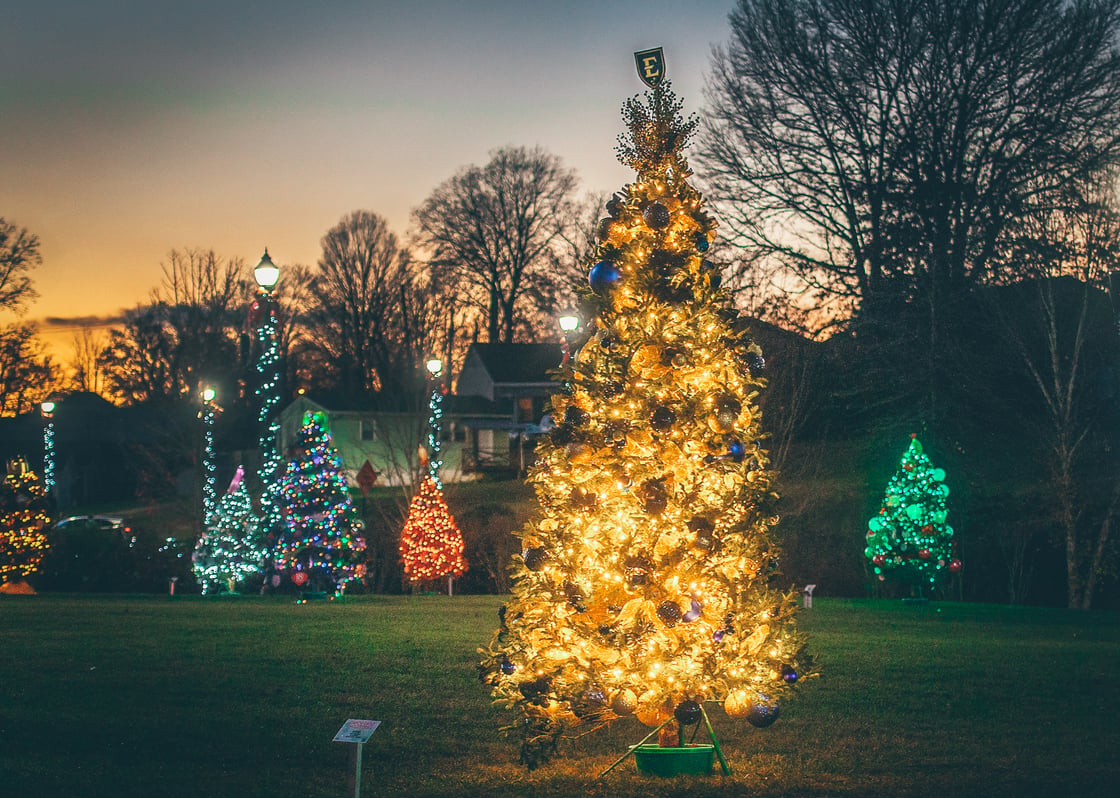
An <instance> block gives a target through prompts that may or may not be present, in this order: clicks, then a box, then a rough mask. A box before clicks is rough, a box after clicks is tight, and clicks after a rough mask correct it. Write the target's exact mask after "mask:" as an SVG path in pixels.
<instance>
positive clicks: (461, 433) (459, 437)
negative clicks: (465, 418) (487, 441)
mask: <svg viewBox="0 0 1120 798" xmlns="http://www.w3.org/2000/svg"><path fill="white" fill-rule="evenodd" d="M451 440H453V441H455V443H464V442H466V440H467V428H466V427H464V426H463V425H462V424H452V425H451Z"/></svg>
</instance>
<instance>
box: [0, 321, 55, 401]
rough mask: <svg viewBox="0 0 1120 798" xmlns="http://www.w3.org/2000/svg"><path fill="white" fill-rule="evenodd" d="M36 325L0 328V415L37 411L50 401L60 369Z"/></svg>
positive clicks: (13, 325)
mask: <svg viewBox="0 0 1120 798" xmlns="http://www.w3.org/2000/svg"><path fill="white" fill-rule="evenodd" d="M35 333H36V328H35V326H34V325H32V324H10V325H7V326H0V415H12V416H14V415H19V414H21V413H26V412H28V411H31V410H34V409H35V405H37V404H38V403H39V402H40V401H42V400H43V399H46V398H47V394H48V393H49V392H50V390H51V387H52V386H53V385H54V383H55V380H56V379H57V369H56V368H55V365H54V362H53V361H52V360H51V358H50V356H49V355H47V354H46V352H45V351H44V349H43V345H42V344H41V343H40V342H39V341H38V339H37V338H36V337H35Z"/></svg>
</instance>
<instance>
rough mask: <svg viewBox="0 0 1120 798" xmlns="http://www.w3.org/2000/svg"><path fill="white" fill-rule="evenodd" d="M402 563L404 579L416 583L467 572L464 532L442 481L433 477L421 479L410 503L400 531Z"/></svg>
mask: <svg viewBox="0 0 1120 798" xmlns="http://www.w3.org/2000/svg"><path fill="white" fill-rule="evenodd" d="M401 564H402V565H403V566H404V575H405V578H406V579H408V581H409V583H410V584H412V585H413V586H418V585H422V584H424V583H425V582H433V581H435V580H437V579H443V578H444V577H455V576H462V575H463V574H464V573H466V570H467V561H466V560H465V559H464V558H463V535H462V533H460V532H459V525H458V524H456V523H455V518H454V517H453V516H452V515H451V510H450V509H449V508H448V506H447V502H446V501H444V499H443V491H441V490H440V488H439V483H437V482H436V480H435V479H434V478H433V477H431V476H426V477H425V478H424V479H423V481H421V483H420V489H419V490H418V491H417V492H416V495H415V496H414V497H413V498H412V502H411V504H409V507H408V518H407V519H406V520H405V522H404V529H403V530H402V531H401ZM449 590H450V588H449Z"/></svg>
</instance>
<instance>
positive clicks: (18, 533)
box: [0, 457, 50, 585]
mask: <svg viewBox="0 0 1120 798" xmlns="http://www.w3.org/2000/svg"><path fill="white" fill-rule="evenodd" d="M47 506H48V500H47V495H46V492H45V490H44V488H43V482H42V480H40V479H39V476H38V475H37V474H36V473H35V472H34V471H32V470H31V469H30V468H28V466H27V461H26V460H24V459H23V458H22V457H19V458H16V459H15V460H13V461H11V462H10V463H8V468H7V474H6V475H5V477H4V482H3V483H2V484H0V585H4V584H8V583H14V582H20V581H22V580H23V579H25V578H26V577H28V576H30V575H31V574H33V573H35V572H36V571H37V570H38V569H39V563H40V562H42V560H43V556H44V555H45V554H46V553H47V549H49V548H50V544H49V543H48V541H47V532H46V530H47V525H48V524H49V523H50V517H49V516H48V515H47Z"/></svg>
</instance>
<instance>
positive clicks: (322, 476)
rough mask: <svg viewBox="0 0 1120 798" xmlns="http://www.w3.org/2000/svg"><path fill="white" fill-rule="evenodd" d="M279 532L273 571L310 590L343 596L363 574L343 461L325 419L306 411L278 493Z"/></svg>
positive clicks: (362, 542)
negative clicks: (284, 572)
mask: <svg viewBox="0 0 1120 798" xmlns="http://www.w3.org/2000/svg"><path fill="white" fill-rule="evenodd" d="M277 501H278V503H279V507H280V512H281V514H282V515H283V517H284V527H283V528H282V530H281V533H280V537H279V539H278V540H277V541H276V544H275V547H274V549H273V562H274V563H275V567H276V569H277V570H278V571H288V572H290V576H291V577H292V578H293V581H295V582H296V584H299V585H302V584H305V583H306V584H308V585H309V587H310V589H311V590H313V591H323V590H327V589H328V588H330V589H332V590H334V591H335V592H337V593H342V592H343V591H345V590H346V587H347V586H348V585H349V584H350V583H351V582H355V581H358V580H360V579H361V578H362V576H363V574H364V573H365V563H364V562H363V559H362V555H363V552H364V551H365V548H366V542H365V539H364V538H363V537H362V535H361V533H362V521H361V519H359V518H358V515H357V512H356V511H355V509H354V503H353V502H352V501H351V499H350V492H349V490H348V489H347V485H346V478H345V477H344V476H343V474H342V458H341V457H339V454H338V450H337V449H336V448H335V447H334V445H333V444H332V443H331V434H330V431H329V430H328V429H327V426H326V419H324V418H323V415H322V414H321V413H312V412H310V411H309V412H307V413H305V414H304V416H303V424H302V425H301V427H300V430H299V438H298V440H297V442H296V445H295V448H294V451H293V454H292V459H291V460H289V462H288V466H287V470H286V471H285V472H284V476H283V477H282V478H281V480H280V483H279V485H278V489H277Z"/></svg>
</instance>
